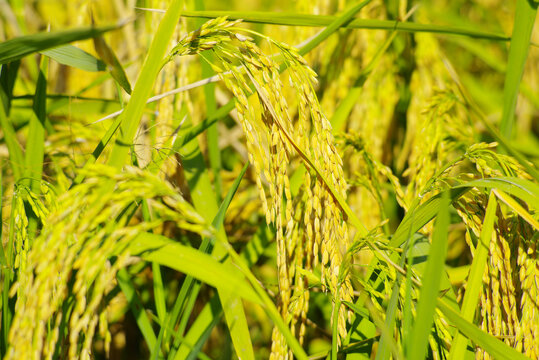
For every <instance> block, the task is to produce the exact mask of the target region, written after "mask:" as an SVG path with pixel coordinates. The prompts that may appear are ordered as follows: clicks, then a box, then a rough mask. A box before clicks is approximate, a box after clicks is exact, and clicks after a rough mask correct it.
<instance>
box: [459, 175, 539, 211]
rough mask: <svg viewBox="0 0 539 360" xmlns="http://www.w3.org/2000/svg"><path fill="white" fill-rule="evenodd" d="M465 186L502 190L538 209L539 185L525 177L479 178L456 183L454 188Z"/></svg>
mask: <svg viewBox="0 0 539 360" xmlns="http://www.w3.org/2000/svg"><path fill="white" fill-rule="evenodd" d="M465 187H484V188H487V189H499V190H503V191H505V192H507V193H509V194H511V195H514V196H516V197H518V198H520V199H521V200H522V201H524V202H526V203H528V204H529V205H531V206H533V207H534V208H535V209H538V210H539V185H537V184H536V183H534V182H532V181H529V180H526V179H521V178H516V177H497V178H488V179H480V180H473V181H470V182H467V183H465V184H461V185H457V186H455V189H457V188H465Z"/></svg>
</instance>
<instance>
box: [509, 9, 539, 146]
mask: <svg viewBox="0 0 539 360" xmlns="http://www.w3.org/2000/svg"><path fill="white" fill-rule="evenodd" d="M537 6H538V3H537V2H536V1H533V0H517V1H516V9H515V16H514V18H513V19H514V24H513V35H512V36H511V45H510V46H509V57H508V59H507V71H506V73H505V84H504V87H503V113H502V119H501V122H500V133H501V134H502V135H504V136H505V137H506V138H507V139H511V137H512V135H513V127H514V122H515V108H516V106H517V98H518V91H519V88H520V81H521V80H522V75H523V74H524V66H525V65H526V58H527V57H528V50H529V47H530V38H531V35H532V31H533V25H534V23H535V16H536V14H537Z"/></svg>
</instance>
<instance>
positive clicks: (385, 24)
mask: <svg viewBox="0 0 539 360" xmlns="http://www.w3.org/2000/svg"><path fill="white" fill-rule="evenodd" d="M142 10H144V9H142ZM148 10H153V9H148ZM182 16H185V17H197V18H205V19H213V18H217V17H221V16H228V18H229V19H230V20H236V19H243V21H245V22H251V23H259V24H271V25H285V26H313V27H324V26H328V25H329V24H331V23H332V22H333V21H335V19H336V18H337V16H331V15H310V14H294V13H284V12H279V13H277V12H267V11H264V12H258V11H184V12H183V13H182ZM343 27H344V28H347V29H379V30H396V31H406V32H426V33H434V34H444V35H460V36H469V37H472V38H476V39H489V40H495V41H508V40H509V38H508V37H507V36H505V35H504V34H496V33H490V32H486V31H479V30H475V29H468V28H459V27H453V26H445V25H434V24H420V23H415V22H400V21H391V20H374V19H353V20H352V21H350V22H348V23H346V24H344V25H343Z"/></svg>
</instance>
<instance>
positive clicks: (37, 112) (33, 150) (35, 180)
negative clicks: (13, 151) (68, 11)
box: [24, 56, 49, 244]
mask: <svg viewBox="0 0 539 360" xmlns="http://www.w3.org/2000/svg"><path fill="white" fill-rule="evenodd" d="M48 61H49V60H48V59H47V58H46V57H45V56H42V57H41V66H40V71H39V76H38V79H37V84H36V93H35V96H34V105H33V113H32V115H31V117H30V123H29V125H28V139H27V143H26V144H27V145H26V155H25V169H24V177H25V181H26V183H27V186H28V188H29V189H30V191H31V192H32V193H33V194H35V195H39V193H40V189H41V177H42V172H43V156H44V154H45V144H44V142H45V118H46V116H47V110H46V104H47V78H46V76H47V69H48ZM32 214H33V213H32ZM37 223H38V219H37V217H36V215H35V214H33V215H31V216H29V218H28V237H29V240H30V244H31V243H32V240H33V237H34V236H35V234H36V231H37V226H38V224H37Z"/></svg>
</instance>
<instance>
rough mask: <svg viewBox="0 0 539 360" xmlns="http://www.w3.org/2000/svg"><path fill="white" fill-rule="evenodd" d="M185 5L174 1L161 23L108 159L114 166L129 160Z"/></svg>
mask: <svg viewBox="0 0 539 360" xmlns="http://www.w3.org/2000/svg"><path fill="white" fill-rule="evenodd" d="M182 8H183V0H174V1H172V2H171V3H170V5H169V7H168V11H167V12H166V14H165V16H164V17H163V19H162V20H161V22H160V23H159V27H158V28H157V31H156V33H155V35H154V37H153V40H152V43H151V45H150V49H149V50H148V54H147V55H146V58H145V60H144V64H143V65H142V69H141V71H140V75H139V77H138V79H137V82H136V84H135V88H134V89H133V94H132V96H131V98H130V100H129V102H128V103H127V106H126V108H125V111H124V112H123V113H122V115H121V116H120V117H119V122H120V123H121V124H120V130H121V132H120V135H119V139H118V141H117V142H116V144H115V145H114V147H113V149H112V152H111V155H110V158H109V160H108V164H109V165H111V166H114V167H117V168H119V167H122V166H123V165H124V164H125V162H126V160H127V157H128V154H129V149H130V148H131V144H132V142H133V138H134V136H135V133H136V131H137V128H138V125H139V123H140V119H141V117H142V112H143V110H144V107H145V105H146V100H147V99H148V98H149V97H150V93H151V91H152V89H153V84H154V82H155V79H156V78H157V74H158V73H159V71H160V70H161V61H162V60H163V58H164V57H165V52H166V50H167V46H168V44H169V42H170V39H171V38H172V33H173V32H174V29H175V27H176V24H177V23H178V20H179V18H180V13H181V9H182ZM115 123H116V122H115ZM114 130H115V129H114ZM113 132H114V131H113Z"/></svg>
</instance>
